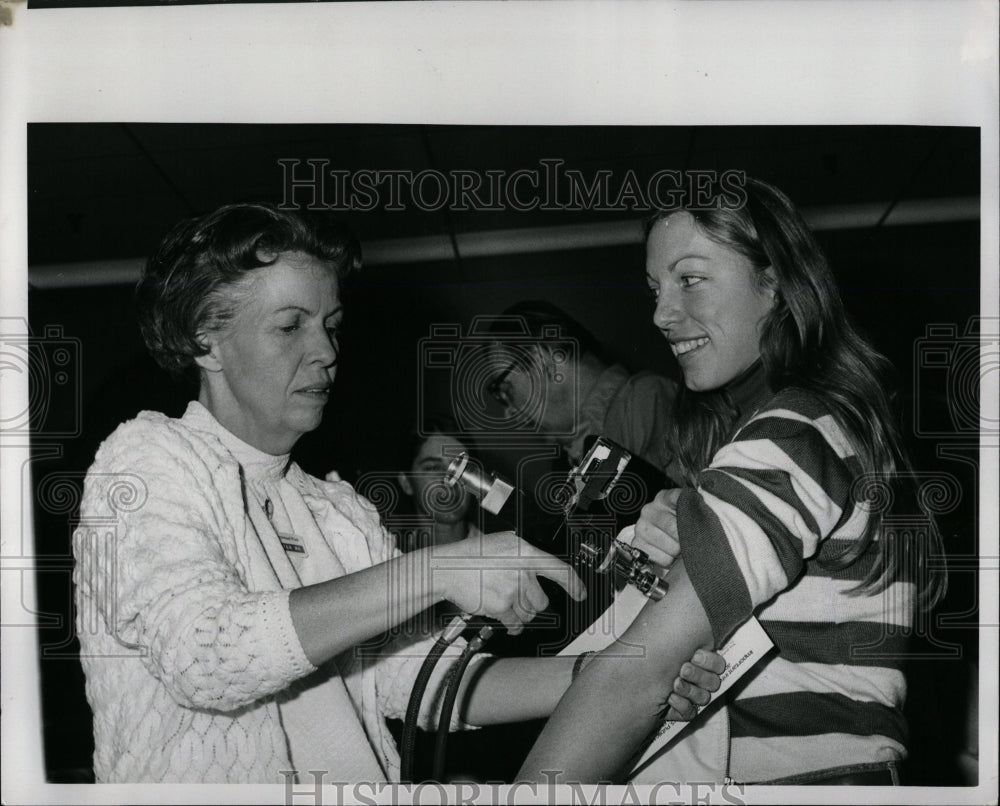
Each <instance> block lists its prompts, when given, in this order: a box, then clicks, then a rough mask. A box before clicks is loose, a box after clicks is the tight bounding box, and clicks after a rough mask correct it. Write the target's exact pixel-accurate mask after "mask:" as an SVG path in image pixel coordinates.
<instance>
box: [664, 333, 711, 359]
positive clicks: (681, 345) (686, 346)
mask: <svg viewBox="0 0 1000 806" xmlns="http://www.w3.org/2000/svg"><path fill="white" fill-rule="evenodd" d="M703 344H708V338H707V337H702V338H700V339H690V340H688V341H679V342H676V343H674V344H671V345H670V347H671V349H672V350H673V351H674V355H684V353H690V352H691V351H692V350H694V349H695V348H697V347H701V346H702V345H703Z"/></svg>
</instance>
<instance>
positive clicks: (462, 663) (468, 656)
mask: <svg viewBox="0 0 1000 806" xmlns="http://www.w3.org/2000/svg"><path fill="white" fill-rule="evenodd" d="M491 635H493V628H492V627H489V626H485V627H483V628H482V629H481V630H480V631H479V634H478V635H476V637H475V638H473V639H472V640H471V641H469V643H468V644H466V647H465V649H463V650H462V654H461V655H460V656H459V658H458V661H457V662H456V663H455V668H454V669H453V670H452V672H451V679H450V680H449V681H448V688H447V690H446V691H445V695H444V701H443V702H442V703H441V716H440V717H439V718H438V731H437V739H436V741H435V742H434V771H433V773H432V774H431V780H432V781H442V780H443V779H444V767H445V761H446V760H447V757H448V732H449V731H448V729H449V728H450V727H451V715H452V713H454V711H455V700H456V699H458V689H459V686H460V685H461V684H462V677H463V676H464V675H465V670H466V668H467V667H468V665H469V661H471V660H472V656H473V655H475V654H476V653H477V652H478V651H479V650H480V649H482V648H483V644H485V643H486V642H487V641H488V640H489V638H490V636H491Z"/></svg>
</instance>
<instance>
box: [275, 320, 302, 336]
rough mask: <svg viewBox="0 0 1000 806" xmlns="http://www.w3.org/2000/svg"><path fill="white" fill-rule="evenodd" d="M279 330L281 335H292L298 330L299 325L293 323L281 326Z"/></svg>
mask: <svg viewBox="0 0 1000 806" xmlns="http://www.w3.org/2000/svg"><path fill="white" fill-rule="evenodd" d="M279 329H280V330H281V332H282V333H294V332H295V331H296V330H298V329H299V323H298V322H294V323H292V324H290V325H282V326H281V327H280V328H279Z"/></svg>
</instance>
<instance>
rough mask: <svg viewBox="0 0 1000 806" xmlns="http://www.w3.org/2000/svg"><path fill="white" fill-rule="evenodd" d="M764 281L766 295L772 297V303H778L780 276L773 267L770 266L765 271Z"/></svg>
mask: <svg viewBox="0 0 1000 806" xmlns="http://www.w3.org/2000/svg"><path fill="white" fill-rule="evenodd" d="M763 275H764V277H763V280H764V283H763V285H764V293H765V294H767V296H768V297H770V299H771V302H777V300H778V275H777V273H776V272H775V271H774V267H773V266H768V267H767V268H766V269H764V271H763Z"/></svg>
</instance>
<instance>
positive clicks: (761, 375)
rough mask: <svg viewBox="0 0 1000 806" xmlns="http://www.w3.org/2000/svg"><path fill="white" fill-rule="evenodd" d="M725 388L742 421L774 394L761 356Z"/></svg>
mask: <svg viewBox="0 0 1000 806" xmlns="http://www.w3.org/2000/svg"><path fill="white" fill-rule="evenodd" d="M723 388H724V389H725V391H726V392H727V394H728V395H729V397H730V399H731V400H732V402H733V405H734V406H735V407H736V408H737V410H738V414H737V417H738V418H739V420H740V421H743V420H745V419H747V418H749V417H752V416H753V414H754V412H755V411H757V410H758V409H759V408H760V407H761V406H763V405H764V403H766V402H767V401H768V400H770V399H771V397H772V396H773V395H774V392H773V391H772V390H771V387H770V386H768V384H767V373H766V372H764V363H763V362H762V361H761V360H760V359H759V358H758V359H757V360H756V361H754V362H753V364H751V365H750V366H749V367H748V368H747V369H745V370H744V371H743V372H741V373H740V374H739V375H737V376H736V377H735V378H733V379H732V380H731V381H730V382H729V383H727V384H726V385H725V387H723Z"/></svg>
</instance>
